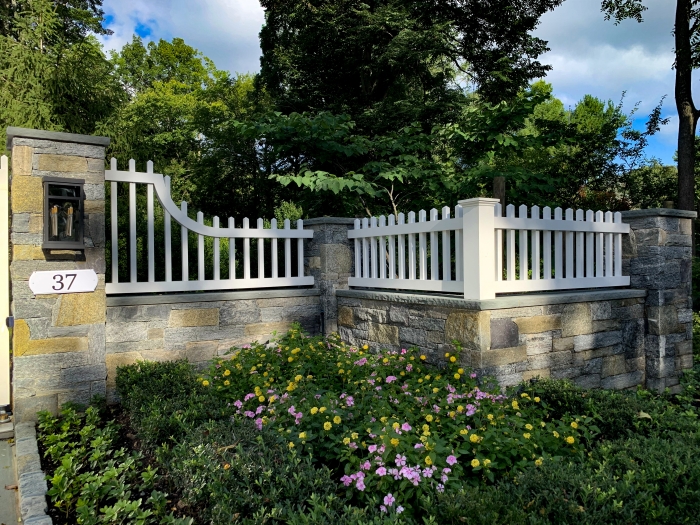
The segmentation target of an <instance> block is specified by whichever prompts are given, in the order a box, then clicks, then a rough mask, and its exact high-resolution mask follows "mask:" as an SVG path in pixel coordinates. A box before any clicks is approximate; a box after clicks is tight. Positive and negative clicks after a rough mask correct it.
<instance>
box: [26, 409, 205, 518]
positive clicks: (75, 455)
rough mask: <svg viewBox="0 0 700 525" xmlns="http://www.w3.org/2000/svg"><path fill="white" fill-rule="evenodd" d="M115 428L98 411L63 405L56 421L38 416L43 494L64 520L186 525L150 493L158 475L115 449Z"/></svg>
mask: <svg viewBox="0 0 700 525" xmlns="http://www.w3.org/2000/svg"><path fill="white" fill-rule="evenodd" d="M119 440H120V436H119V428H118V427H117V425H116V424H115V423H113V422H105V421H103V420H101V418H100V414H99V411H98V409H97V408H95V407H88V409H87V410H86V411H85V413H84V414H81V413H78V412H77V411H76V410H75V408H73V407H71V406H68V407H64V408H63V409H62V410H61V414H60V415H59V417H54V416H52V415H51V414H49V413H48V412H42V413H40V414H39V441H40V442H41V443H42V445H43V447H44V449H45V454H44V455H45V458H46V461H47V462H48V463H49V465H51V466H53V467H54V468H52V474H51V475H50V476H49V485H50V487H49V490H48V492H47V496H48V497H49V499H50V501H51V503H52V505H53V506H54V507H55V508H57V509H58V510H60V511H61V513H62V514H63V516H64V518H65V519H66V520H68V521H72V520H75V523H79V524H81V525H83V524H84V525H96V524H103V523H113V524H120V523H124V524H126V523H129V524H132V523H133V524H139V525H146V524H172V525H187V524H191V523H192V520H191V519H177V518H175V517H173V516H172V515H171V514H170V513H169V512H168V504H167V494H164V493H162V492H160V491H158V490H156V489H155V482H156V479H157V472H156V470H155V469H153V468H152V467H150V466H147V464H146V461H145V460H144V458H143V456H142V455H141V454H140V453H138V452H134V451H127V450H126V449H125V448H123V447H119V446H118V442H119Z"/></svg>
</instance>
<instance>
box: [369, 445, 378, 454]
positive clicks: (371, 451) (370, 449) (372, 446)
mask: <svg viewBox="0 0 700 525" xmlns="http://www.w3.org/2000/svg"><path fill="white" fill-rule="evenodd" d="M367 450H369V453H370V454H374V453H375V452H376V451H377V445H370V446H369V447H367Z"/></svg>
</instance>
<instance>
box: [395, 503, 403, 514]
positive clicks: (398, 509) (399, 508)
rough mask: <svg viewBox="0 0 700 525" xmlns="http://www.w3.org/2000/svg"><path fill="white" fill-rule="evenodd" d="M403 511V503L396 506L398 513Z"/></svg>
mask: <svg viewBox="0 0 700 525" xmlns="http://www.w3.org/2000/svg"><path fill="white" fill-rule="evenodd" d="M403 511H404V508H403V507H402V506H401V505H399V506H398V507H396V514H401V513H402V512H403Z"/></svg>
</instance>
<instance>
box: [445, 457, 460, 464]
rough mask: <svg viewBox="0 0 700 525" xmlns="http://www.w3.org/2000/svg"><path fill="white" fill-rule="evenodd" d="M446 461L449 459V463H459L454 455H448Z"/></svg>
mask: <svg viewBox="0 0 700 525" xmlns="http://www.w3.org/2000/svg"><path fill="white" fill-rule="evenodd" d="M445 461H447V464H448V465H454V464H455V463H457V458H456V457H454V456H447V459H446V460H445Z"/></svg>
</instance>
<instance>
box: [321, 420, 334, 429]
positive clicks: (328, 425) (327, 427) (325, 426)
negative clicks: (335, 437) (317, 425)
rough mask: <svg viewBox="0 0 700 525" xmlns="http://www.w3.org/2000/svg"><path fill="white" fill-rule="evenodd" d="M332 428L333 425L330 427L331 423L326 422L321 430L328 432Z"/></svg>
mask: <svg viewBox="0 0 700 525" xmlns="http://www.w3.org/2000/svg"><path fill="white" fill-rule="evenodd" d="M332 427H333V425H331V422H330V421H326V422H325V423H324V424H323V430H330V429H331V428H332Z"/></svg>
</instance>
